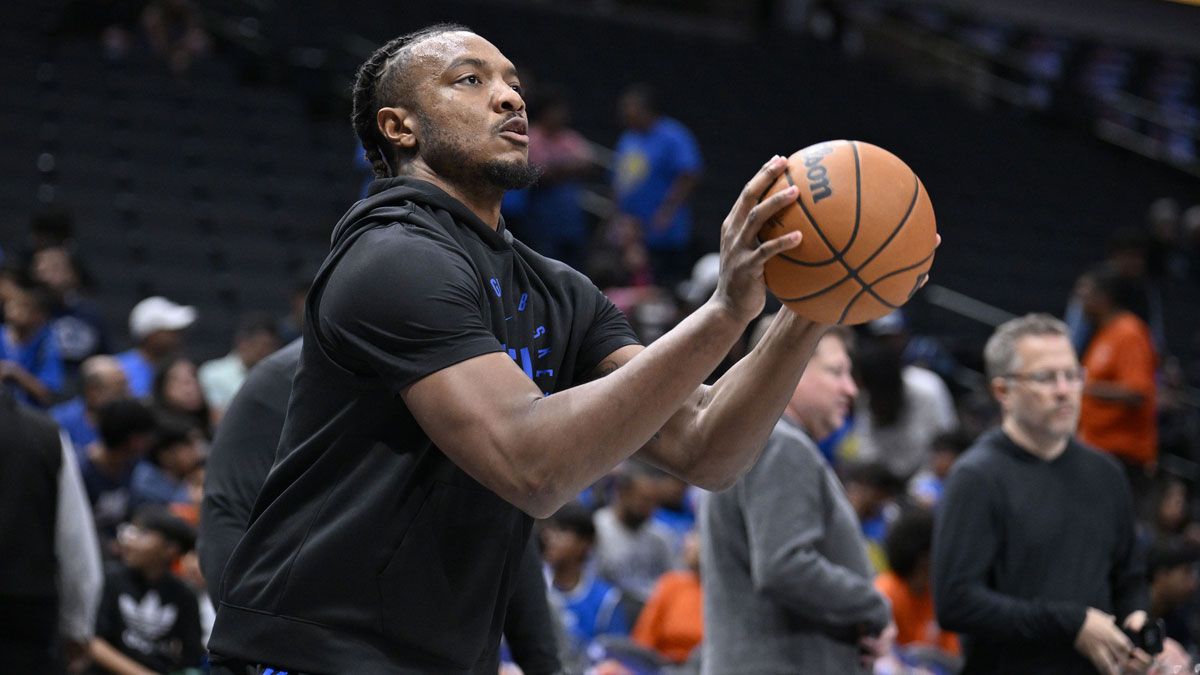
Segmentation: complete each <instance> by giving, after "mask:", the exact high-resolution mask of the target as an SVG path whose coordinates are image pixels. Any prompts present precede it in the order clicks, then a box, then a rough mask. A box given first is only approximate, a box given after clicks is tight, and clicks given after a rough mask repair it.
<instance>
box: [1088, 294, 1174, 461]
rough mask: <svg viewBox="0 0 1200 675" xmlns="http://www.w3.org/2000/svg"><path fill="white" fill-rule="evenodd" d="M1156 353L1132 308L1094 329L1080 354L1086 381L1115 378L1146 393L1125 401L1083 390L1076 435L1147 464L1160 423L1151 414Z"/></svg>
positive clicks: (1155, 449)
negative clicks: (1138, 401)
mask: <svg viewBox="0 0 1200 675" xmlns="http://www.w3.org/2000/svg"><path fill="white" fill-rule="evenodd" d="M1157 366H1158V359H1157V357H1156V356H1155V355H1154V343H1153V342H1151V340H1150V330H1149V329H1148V328H1147V327H1146V323H1145V322H1144V321H1142V320H1141V319H1139V318H1138V317H1137V315H1136V314H1134V313H1133V312H1121V313H1120V314H1118V315H1117V316H1116V317H1114V318H1113V319H1112V320H1110V321H1109V322H1108V323H1106V324H1104V325H1103V326H1101V327H1100V329H1099V330H1097V331H1096V335H1095V337H1093V338H1092V342H1091V344H1090V345H1088V348H1087V351H1086V352H1084V355H1083V367H1084V368H1086V369H1087V382H1086V383H1085V385H1084V386H1085V392H1086V386H1087V385H1090V384H1091V383H1093V382H1113V383H1116V384H1119V385H1121V386H1122V387H1125V388H1126V389H1131V390H1133V391H1136V392H1138V393H1139V394H1141V395H1142V396H1144V397H1145V400H1144V401H1143V402H1142V404H1141V405H1138V406H1129V405H1126V404H1124V403H1116V402H1114V401H1104V400H1101V399H1099V398H1097V397H1095V396H1088V395H1087V393H1084V395H1083V405H1082V406H1081V408H1080V411H1079V439H1080V440H1081V441H1083V442H1084V443H1087V444H1088V445H1091V446H1093V447H1096V448H1100V449H1101V450H1105V451H1107V452H1111V453H1112V454H1114V455H1117V456H1118V457H1120V458H1122V459H1125V460H1128V461H1132V462H1137V463H1140V464H1146V463H1149V462H1153V461H1154V459H1155V458H1156V457H1157V456H1158V427H1157V426H1156V424H1155V420H1154V394H1155V386H1154V369H1155V368H1156V367H1157Z"/></svg>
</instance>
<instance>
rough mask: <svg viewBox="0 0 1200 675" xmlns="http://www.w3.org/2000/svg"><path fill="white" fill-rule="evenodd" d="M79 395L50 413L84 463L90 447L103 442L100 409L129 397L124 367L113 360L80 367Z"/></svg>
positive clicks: (103, 358) (90, 361) (102, 358)
mask: <svg viewBox="0 0 1200 675" xmlns="http://www.w3.org/2000/svg"><path fill="white" fill-rule="evenodd" d="M79 386H80V393H79V395H78V396H76V397H75V398H73V399H71V400H69V401H65V402H63V403H60V404H58V405H56V406H54V407H53V408H51V409H50V416H51V417H53V418H54V421H55V422H57V423H58V426H60V427H61V428H62V430H63V431H65V432H67V436H69V437H70V439H71V445H72V446H74V448H75V454H76V455H77V456H78V457H79V459H80V460H81V461H82V459H83V457H84V455H85V454H86V452H87V447H88V446H89V445H91V444H92V443H95V442H96V440H97V439H98V438H100V434H99V429H98V424H99V422H98V420H97V412H98V411H99V410H100V406H102V405H104V404H105V403H108V402H109V401H115V400H117V399H119V398H126V397H128V396H129V382H128V381H127V380H126V379H125V371H124V370H122V369H121V364H120V363H118V362H117V360H116V359H114V358H113V357H111V356H107V355H103V354H101V355H98V356H92V357H89V358H88V359H87V360H86V361H84V362H83V363H82V364H80V366H79Z"/></svg>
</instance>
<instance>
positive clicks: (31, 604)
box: [0, 390, 102, 674]
mask: <svg viewBox="0 0 1200 675" xmlns="http://www.w3.org/2000/svg"><path fill="white" fill-rule="evenodd" d="M0 439H2V440H0V445H2V446H3V451H2V452H0V672H3V673H14V674H15V673H39V674H40V673H57V672H62V671H63V668H64V666H67V667H68V669H69V671H70V672H72V673H79V672H81V671H82V669H83V667H84V666H86V662H87V659H86V655H87V645H88V642H89V640H91V637H92V635H93V629H94V626H95V620H96V607H97V605H98V604H99V602H100V587H101V581H102V578H101V571H100V552H99V548H98V546H97V543H96V530H95V526H94V525H93V523H92V513H91V510H90V509H88V504H87V495H86V494H85V492H84V489H83V484H82V482H81V479H80V476H79V468H78V466H77V464H76V461H75V457H74V453H73V452H72V451H71V450H70V449H69V448H70V445H71V444H70V441H69V440H67V439H66V438H65V436H63V435H62V434H60V432H59V430H58V429H57V428H55V426H54V423H53V422H52V421H51V420H50V419H49V418H47V417H45V416H44V415H42V414H39V413H36V412H34V411H32V410H29V409H27V408H24V407H21V406H18V405H17V403H16V401H15V400H14V399H13V397H12V396H11V395H9V394H8V393H7V392H5V391H3V390H0Z"/></svg>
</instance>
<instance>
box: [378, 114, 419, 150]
mask: <svg viewBox="0 0 1200 675" xmlns="http://www.w3.org/2000/svg"><path fill="white" fill-rule="evenodd" d="M375 123H376V124H377V125H379V132H380V133H381V134H383V137H384V138H385V139H387V141H388V143H391V144H392V145H394V146H396V147H399V148H404V149H405V150H412V149H413V148H416V147H417V132H418V131H419V130H418V128H417V126H418V122H417V118H416V115H413V114H410V113H409V111H408V109H406V108H380V109H379V112H377V113H375Z"/></svg>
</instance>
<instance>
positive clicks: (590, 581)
mask: <svg viewBox="0 0 1200 675" xmlns="http://www.w3.org/2000/svg"><path fill="white" fill-rule="evenodd" d="M541 540H542V557H543V559H544V560H545V561H546V568H547V570H548V572H549V575H550V596H551V600H550V601H551V604H552V605H553V606H555V607H557V608H558V610H559V612H560V615H561V618H562V624H563V627H564V628H565V630H566V638H567V643H568V644H567V645H566V649H564V650H563V653H564V656H565V658H564V661H566V662H568V663H576V664H579V663H584V662H586V660H587V648H588V645H589V644H590V643H591V642H592V640H594V639H595V638H596V637H598V636H600V635H628V634H629V625H630V617H629V616H628V611H629V609H628V607H627V606H626V604H625V603H624V602H623V601H622V594H621V591H620V589H618V588H617V587H615V586H613V585H612V584H610V583H608V582H607V581H605V580H603V579H600V578H598V577H597V576H595V575H594V574H593V573H592V571H591V570H590V569H589V557H590V554H591V551H592V547H593V546H594V545H595V543H596V527H595V525H594V524H593V522H592V515H591V514H590V513H588V511H587V509H585V508H583V507H582V506H580V505H579V504H575V503H570V504H567V505H565V506H563V507H562V508H561V509H559V510H558V511H556V512H555V513H554V515H552V516H550V518H549V519H547V520H546V521H545V523H544V524H543V526H542V531H541Z"/></svg>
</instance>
